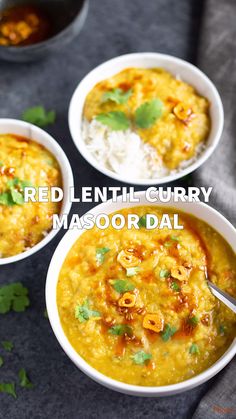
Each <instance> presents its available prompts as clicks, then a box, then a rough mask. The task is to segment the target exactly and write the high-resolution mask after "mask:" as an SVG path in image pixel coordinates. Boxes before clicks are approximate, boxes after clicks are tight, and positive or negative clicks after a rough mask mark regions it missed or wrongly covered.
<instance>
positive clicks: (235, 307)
mask: <svg viewBox="0 0 236 419" xmlns="http://www.w3.org/2000/svg"><path fill="white" fill-rule="evenodd" d="M207 283H208V286H209V288H210V290H211V291H212V294H214V296H215V297H216V298H218V299H219V300H220V301H222V303H224V304H225V305H226V306H227V307H229V308H230V309H231V310H232V311H233V312H234V313H236V299H235V298H233V297H231V295H229V294H228V293H227V292H225V291H222V290H221V289H220V288H218V287H217V286H216V285H215V284H213V283H212V282H210V281H207Z"/></svg>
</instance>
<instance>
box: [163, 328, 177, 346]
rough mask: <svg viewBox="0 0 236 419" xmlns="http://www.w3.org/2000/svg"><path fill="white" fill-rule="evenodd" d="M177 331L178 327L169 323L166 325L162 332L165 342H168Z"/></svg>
mask: <svg viewBox="0 0 236 419" xmlns="http://www.w3.org/2000/svg"><path fill="white" fill-rule="evenodd" d="M175 332H177V328H176V327H174V326H170V325H169V324H166V325H165V328H164V330H163V332H162V334H161V338H162V340H163V341H164V342H167V341H168V340H169V339H170V338H171V337H172V336H173V335H174V334H175Z"/></svg>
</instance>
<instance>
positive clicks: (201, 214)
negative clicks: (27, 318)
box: [46, 192, 236, 397]
mask: <svg viewBox="0 0 236 419" xmlns="http://www.w3.org/2000/svg"><path fill="white" fill-rule="evenodd" d="M136 196H137V197H140V203H139V204H133V203H123V202H121V200H120V199H119V201H118V202H117V203H114V202H112V201H111V200H110V201H108V202H106V203H105V204H101V205H98V206H96V207H95V208H93V209H92V210H90V211H89V213H90V214H93V215H94V216H96V215H98V214H101V213H103V214H110V213H112V212H114V211H118V210H119V209H122V208H127V207H133V206H134V205H135V206H136V205H149V206H150V205H153V206H155V205H162V206H167V205H169V206H171V207H172V208H176V209H177V210H182V211H184V212H187V213H189V214H192V215H194V216H196V217H197V218H199V219H201V220H203V221H205V222H206V223H208V224H209V225H211V226H212V227H213V228H215V230H217V231H218V232H219V233H220V234H221V235H222V236H223V237H224V238H225V240H226V241H227V242H228V243H229V244H230V246H231V247H232V248H233V250H234V251H236V230H235V229H234V227H233V226H232V225H231V224H230V223H229V222H228V221H227V220H226V219H225V218H224V217H223V216H222V215H221V214H220V213H219V212H217V211H216V210H214V209H212V208H211V207H210V206H208V205H206V204H203V203H182V202H181V203H174V202H173V201H171V202H170V203H168V204H161V203H157V204H150V202H148V201H147V200H146V197H145V192H137V193H136ZM82 233H83V231H79V230H69V231H68V232H67V233H66V234H65V236H64V237H63V238H62V240H61V242H60V243H59V245H58V247H57V249H56V251H55V253H54V255H53V257H52V260H51V263H50V266H49V270H48V274H47V281H46V304H47V312H48V316H49V320H50V323H51V326H52V328H53V331H54V333H55V335H56V337H57V339H58V341H59V343H60V345H61V346H62V348H63V349H64V351H65V352H66V354H67V355H68V356H69V358H70V359H71V360H72V361H73V362H74V364H75V365H76V366H77V367H78V368H80V369H81V370H82V371H83V372H84V373H85V374H87V375H88V376H89V377H91V378H92V379H93V380H95V381H97V382H98V383H100V384H102V385H104V386H106V387H108V388H110V389H112V390H116V391H119V392H121V393H126V394H130V395H136V396H150V397H161V396H168V395H173V394H177V393H181V392H183V391H186V390H190V389H192V388H194V387H196V386H198V385H200V384H202V383H204V382H205V381H207V380H209V379H210V378H211V377H213V376H214V375H215V374H217V373H218V372H219V371H220V370H222V368H224V367H225V365H226V364H228V362H229V361H230V360H231V359H232V358H233V356H234V355H235V354H236V339H235V340H234V342H233V343H232V344H231V346H230V347H229V348H228V349H227V351H226V352H225V353H224V355H223V356H222V357H221V358H220V359H219V360H218V361H217V362H216V363H215V364H214V365H212V366H211V367H210V368H208V369H207V370H205V371H204V372H202V373H201V374H199V375H197V376H196V377H193V378H191V379H189V380H186V381H183V382H181V383H178V384H173V385H167V386H159V387H144V386H136V385H130V384H125V383H122V382H120V381H116V380H113V379H112V378H109V377H107V376H105V375H103V374H101V373H100V372H98V371H97V370H96V369H94V368H93V367H91V366H90V365H89V364H88V363H87V362H86V361H85V360H84V359H83V358H82V357H80V355H78V353H77V352H76V351H75V350H74V349H73V347H72V346H71V344H70V342H69V341H68V339H67V337H66V335H65V334H64V332H63V329H62V326H61V323H60V319H59V314H58V309H57V303H56V289H57V282H58V276H59V273H60V270H61V267H62V264H63V262H64V260H65V257H66V255H67V253H68V251H69V250H70V249H71V247H72V246H73V244H74V243H75V241H76V240H77V239H78V237H79V236H80V235H81V234H82Z"/></svg>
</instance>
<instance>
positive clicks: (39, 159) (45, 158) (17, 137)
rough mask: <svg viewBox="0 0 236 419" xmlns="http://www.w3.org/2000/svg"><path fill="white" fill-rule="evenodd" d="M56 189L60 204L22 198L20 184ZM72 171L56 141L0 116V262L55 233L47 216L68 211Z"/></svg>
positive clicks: (22, 255) (24, 253)
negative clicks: (58, 190)
mask: <svg viewBox="0 0 236 419" xmlns="http://www.w3.org/2000/svg"><path fill="white" fill-rule="evenodd" d="M55 186H56V187H59V188H62V189H63V191H64V197H63V201H62V202H57V203H56V202H51V201H50V199H49V200H48V202H39V200H36V202H32V201H29V202H25V199H24V194H25V188H26V187H33V188H35V189H36V191H37V188H38V187H47V188H48V189H49V190H50V188H51V187H55ZM72 186H73V175H72V170H71V167H70V164H69V161H68V159H67V157H66V155H65V153H64V151H63V150H62V149H61V147H60V146H59V144H58V143H57V142H56V141H55V140H54V139H53V138H52V137H51V136H50V135H49V134H48V133H46V132H45V131H43V130H42V129H41V128H38V127H36V126H34V125H32V124H29V123H28V122H24V121H18V120H14V119H0V265H5V264H8V263H12V262H16V261H18V260H21V259H24V258H26V257H29V256H30V255H32V254H33V253H35V252H36V251H38V250H40V249H41V248H42V247H44V246H45V245H46V244H47V243H49V241H50V240H52V238H53V237H54V236H55V235H56V234H57V232H58V229H52V227H53V220H52V217H53V214H58V215H60V214H62V213H67V214H68V213H69V211H70V207H71V203H70V201H69V192H68V190H69V188H70V187H72Z"/></svg>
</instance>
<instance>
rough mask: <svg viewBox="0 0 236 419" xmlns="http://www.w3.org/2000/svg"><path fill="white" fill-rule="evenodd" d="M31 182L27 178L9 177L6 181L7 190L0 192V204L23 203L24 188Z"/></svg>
mask: <svg viewBox="0 0 236 419" xmlns="http://www.w3.org/2000/svg"><path fill="white" fill-rule="evenodd" d="M28 186H32V184H31V183H30V182H29V181H27V180H20V179H18V178H14V179H11V180H9V181H8V182H7V188H8V189H7V191H5V192H3V193H1V194H0V204H1V205H6V206H12V205H23V204H24V189H25V188H26V187H28Z"/></svg>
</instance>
